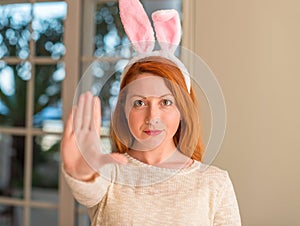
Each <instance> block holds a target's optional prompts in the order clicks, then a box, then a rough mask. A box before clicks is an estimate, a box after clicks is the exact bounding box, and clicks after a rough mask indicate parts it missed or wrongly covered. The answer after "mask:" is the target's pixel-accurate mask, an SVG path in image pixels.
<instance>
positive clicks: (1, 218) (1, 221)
mask: <svg viewBox="0 0 300 226" xmlns="http://www.w3.org/2000/svg"><path fill="white" fill-rule="evenodd" d="M22 222H23V208H22V207H18V206H6V205H0V225H1V226H12V225H13V226H17V225H23V223H22Z"/></svg>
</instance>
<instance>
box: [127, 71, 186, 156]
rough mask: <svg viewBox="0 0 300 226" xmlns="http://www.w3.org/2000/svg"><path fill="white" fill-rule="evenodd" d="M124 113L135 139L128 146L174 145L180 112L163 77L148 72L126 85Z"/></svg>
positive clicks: (139, 147) (146, 147) (142, 148)
mask: <svg viewBox="0 0 300 226" xmlns="http://www.w3.org/2000/svg"><path fill="white" fill-rule="evenodd" d="M125 89H126V93H127V95H126V103H125V115H126V118H127V122H128V126H129V129H130V132H131V134H132V135H133V136H134V138H135V141H134V143H133V146H132V147H130V148H131V149H135V150H140V151H148V150H152V149H154V148H159V147H162V148H173V147H174V142H173V136H174V135H175V133H176V131H177V129H178V126H179V123H180V112H179V110H178V108H177V106H176V102H175V98H174V96H173V95H172V93H171V91H170V90H169V89H168V87H167V86H166V84H165V82H164V80H163V78H161V77H159V76H155V75H153V74H150V73H143V74H140V75H138V76H137V78H136V80H134V81H132V82H131V83H129V84H128V85H127V86H126V88H125Z"/></svg>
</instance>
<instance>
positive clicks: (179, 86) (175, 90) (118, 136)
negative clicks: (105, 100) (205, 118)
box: [110, 56, 203, 161]
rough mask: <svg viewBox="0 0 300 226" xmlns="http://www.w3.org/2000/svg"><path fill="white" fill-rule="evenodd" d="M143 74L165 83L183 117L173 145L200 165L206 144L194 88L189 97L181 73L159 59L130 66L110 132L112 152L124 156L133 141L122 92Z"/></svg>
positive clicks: (167, 61) (153, 58)
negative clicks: (203, 139) (203, 141)
mask: <svg viewBox="0 0 300 226" xmlns="http://www.w3.org/2000/svg"><path fill="white" fill-rule="evenodd" d="M142 73H150V74H153V75H154V76H159V77H162V78H163V79H164V81H165V84H166V86H167V87H168V88H169V89H170V91H171V93H172V94H173V96H174V98H175V101H176V106H177V108H178V109H179V111H180V115H181V120H180V124H179V127H178V129H177V131H176V133H175V135H174V137H173V141H174V143H175V145H176V146H177V148H178V149H179V150H180V151H181V152H182V153H183V154H185V155H186V156H188V157H190V158H192V159H195V160H198V161H201V160H202V157H203V144H202V139H201V127H200V118H199V117H200V113H199V110H198V109H199V108H198V103H197V99H196V97H195V93H194V91H193V88H192V87H191V90H190V93H189V92H188V90H187V87H186V84H185V80H184V77H183V74H182V72H181V70H180V69H179V68H178V67H177V66H176V65H175V64H174V63H173V62H172V61H170V60H167V59H166V58H163V57H158V56H150V57H147V58H143V59H142V60H139V61H137V62H135V63H133V64H132V65H129V66H127V68H126V69H125V74H124V75H123V76H124V77H123V78H122V82H121V84H120V95H119V98H118V101H117V104H116V108H115V111H114V114H113V118H112V122H111V128H110V133H111V138H112V147H113V150H114V151H115V152H120V153H125V152H127V151H128V149H129V147H130V145H131V144H132V142H133V140H134V138H133V136H132V135H131V133H130V130H129V127H128V124H127V119H126V117H125V111H124V103H125V101H126V91H125V92H122V91H123V90H124V88H125V87H126V86H127V85H128V84H129V83H130V82H132V81H134V80H135V79H136V77H137V76H138V75H140V74H142Z"/></svg>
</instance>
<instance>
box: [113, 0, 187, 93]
mask: <svg viewBox="0 0 300 226" xmlns="http://www.w3.org/2000/svg"><path fill="white" fill-rule="evenodd" d="M119 8H120V16H121V20H122V23H123V26H124V29H125V32H126V34H127V35H128V37H129V40H130V41H131V43H132V45H133V47H134V49H135V50H136V51H137V53H138V55H137V57H135V58H133V59H132V60H131V61H130V62H129V64H128V65H132V64H133V63H134V62H137V61H138V60H141V59H143V58H145V57H148V56H161V57H164V58H166V59H169V60H171V61H172V62H174V63H175V64H176V65H177V66H178V67H179V68H180V70H181V72H182V74H183V76H184V79H185V83H186V86H187V89H188V91H189V92H190V87H191V81H190V76H189V73H188V71H187V69H186V67H185V66H184V64H183V63H182V62H181V61H180V60H179V59H178V58H177V57H176V56H175V55H174V53H175V50H176V48H177V47H178V45H179V43H180V40H181V24H180V19H179V15H178V12H177V11H176V10H174V9H171V10H158V11H156V12H153V13H152V20H153V25H154V29H155V32H156V38H157V41H158V43H159V45H160V47H161V50H160V51H153V50H154V47H155V37H154V31H153V28H152V26H151V23H150V21H149V18H148V16H147V14H146V12H145V10H144V8H143V6H142V4H141V3H140V2H139V0H119ZM123 73H124V72H123ZM122 77H123V76H122Z"/></svg>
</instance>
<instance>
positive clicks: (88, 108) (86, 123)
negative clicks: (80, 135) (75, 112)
mask: <svg viewBox="0 0 300 226" xmlns="http://www.w3.org/2000/svg"><path fill="white" fill-rule="evenodd" d="M84 97H85V98H84V109H83V115H82V119H83V120H82V125H81V128H85V129H88V130H89V129H90V128H91V127H90V125H91V121H92V114H93V106H92V105H93V95H92V93H90V92H87V93H85V94H84Z"/></svg>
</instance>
